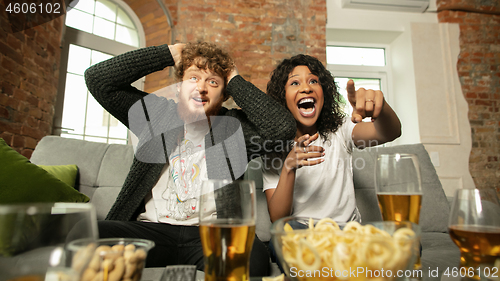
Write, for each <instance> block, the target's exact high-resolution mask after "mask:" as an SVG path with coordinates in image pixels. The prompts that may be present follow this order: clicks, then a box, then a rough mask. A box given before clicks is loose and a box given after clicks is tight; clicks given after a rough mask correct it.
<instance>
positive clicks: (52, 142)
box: [30, 136, 133, 219]
mask: <svg viewBox="0 0 500 281" xmlns="http://www.w3.org/2000/svg"><path fill="white" fill-rule="evenodd" d="M132 159H133V149H132V146H129V145H119V144H106V143H97V142H90V141H83V140H76V139H68V138H62V137H58V136H46V137H44V138H42V140H40V142H38V144H37V146H36V149H35V151H34V152H33V155H32V156H31V159H30V161H31V162H32V163H34V164H38V165H64V164H76V165H77V166H78V177H77V184H76V185H75V188H77V189H78V190H79V191H80V192H82V193H84V194H86V195H87V196H89V197H90V203H92V204H94V206H95V207H96V211H97V218H98V219H104V218H105V217H106V215H107V213H108V211H109V209H110V208H111V206H112V205H113V203H114V201H115V199H116V196H117V195H118V192H119V191H120V189H121V186H122V185H123V182H124V181H125V178H126V176H127V174H128V171H129V169H130V165H131V163H132Z"/></svg>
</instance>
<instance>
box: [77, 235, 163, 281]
mask: <svg viewBox="0 0 500 281" xmlns="http://www.w3.org/2000/svg"><path fill="white" fill-rule="evenodd" d="M79 243H80V241H75V242H74V243H71V244H70V245H69V247H70V248H73V249H74V251H76V253H77V254H76V255H74V258H73V259H77V258H78V251H86V250H87V249H88V247H86V248H83V247H81V246H80V245H79ZM154 246H155V244H154V242H153V241H151V240H146V239H136V238H103V239H99V240H97V243H96V245H95V247H94V248H93V251H94V253H93V256H92V258H91V260H90V262H88V264H87V265H86V268H85V270H83V274H82V276H81V278H80V281H121V280H131V281H136V280H140V279H141V276H142V270H143V269H144V265H145V263H146V257H147V254H148V251H149V250H150V249H151V248H153V247H154ZM73 264H77V262H76V261H73Z"/></svg>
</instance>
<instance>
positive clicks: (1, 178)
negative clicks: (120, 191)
mask: <svg viewBox="0 0 500 281" xmlns="http://www.w3.org/2000/svg"><path fill="white" fill-rule="evenodd" d="M88 201H89V198H88V197H87V196H86V195H85V194H82V193H80V192H78V191H77V190H76V189H74V188H73V187H71V186H69V185H68V184H66V183H64V182H62V181H60V180H59V179H57V178H56V177H54V176H53V175H51V174H50V173H48V172H47V171H45V170H44V169H42V168H40V167H38V166H37V165H35V164H32V163H30V161H29V160H28V159H27V158H26V157H24V156H22V155H21V154H19V153H18V152H17V151H15V150H14V149H12V148H11V147H9V146H8V145H7V143H5V141H4V140H3V139H2V138H0V204H13V203H35V202H88Z"/></svg>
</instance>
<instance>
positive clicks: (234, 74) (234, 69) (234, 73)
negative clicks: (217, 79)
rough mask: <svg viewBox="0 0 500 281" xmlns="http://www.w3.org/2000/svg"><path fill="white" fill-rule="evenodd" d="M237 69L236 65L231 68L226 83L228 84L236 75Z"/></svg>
mask: <svg viewBox="0 0 500 281" xmlns="http://www.w3.org/2000/svg"><path fill="white" fill-rule="evenodd" d="M238 74H239V73H238V68H237V67H236V65H234V66H233V70H231V72H230V73H229V77H228V79H227V82H228V83H229V81H231V79H233V77H234V76H236V75H238Z"/></svg>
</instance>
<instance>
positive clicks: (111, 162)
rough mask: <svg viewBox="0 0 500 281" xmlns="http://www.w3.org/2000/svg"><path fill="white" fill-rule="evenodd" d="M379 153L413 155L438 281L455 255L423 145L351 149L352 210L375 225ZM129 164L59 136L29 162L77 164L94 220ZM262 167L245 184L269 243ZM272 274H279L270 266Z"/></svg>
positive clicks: (119, 153) (109, 147) (116, 153)
mask: <svg viewBox="0 0 500 281" xmlns="http://www.w3.org/2000/svg"><path fill="white" fill-rule="evenodd" d="M378 153H413V154H416V155H418V157H419V162H420V171H421V178H422V189H423V199H422V209H421V216H420V225H421V227H422V237H421V244H422V257H421V260H422V269H423V270H422V273H423V279H424V280H431V279H433V280H438V279H440V276H441V274H442V273H443V272H444V271H445V270H446V269H447V268H450V270H451V269H452V268H453V267H456V266H458V265H459V260H460V252H459V250H458V248H457V247H456V246H455V244H454V243H453V242H452V241H451V239H450V237H449V235H448V232H447V231H448V228H447V224H448V216H449V212H450V207H449V203H448V200H447V198H446V196H445V193H444V191H443V188H442V186H441V183H440V181H439V179H438V176H437V174H436V170H435V169H434V166H433V165H432V163H431V161H430V158H429V155H428V153H427V151H426V150H425V148H424V146H423V145H422V144H412V145H401V146H392V147H374V148H369V149H364V150H355V152H354V154H353V174H354V186H355V193H356V200H357V205H358V208H359V210H360V213H361V215H362V220H363V222H370V221H380V220H382V219H381V214H380V211H379V207H378V203H377V198H376V194H375V189H374V179H373V171H374V159H375V156H376V155H377V154H378ZM132 159H133V148H132V146H129V145H120V144H103V143H96V142H90V141H82V140H76V139H67V138H62V137H58V136H46V137H44V138H43V139H42V140H41V141H40V142H39V143H38V145H37V146H36V148H35V150H34V152H33V154H32V156H31V159H30V160H31V162H32V163H34V164H41V165H65V164H76V165H77V166H78V169H79V172H78V177H77V183H76V185H75V188H77V189H78V190H79V191H80V192H82V193H84V194H86V195H87V196H89V197H90V202H91V203H92V204H94V205H95V207H96V211H97V219H98V220H102V219H104V218H105V217H106V214H107V212H108V211H109V209H110V208H111V206H112V204H113V202H114V199H115V198H116V196H117V195H118V193H119V191H120V188H121V186H122V184H123V182H124V180H125V178H126V175H127V172H128V170H129V167H130V165H131V163H132ZM260 165H261V162H260V161H259V159H256V160H254V161H252V162H250V163H249V165H248V169H247V172H246V173H245V178H246V179H251V180H254V181H255V183H256V187H257V210H258V214H257V225H256V233H257V235H258V237H259V238H260V239H261V240H262V241H264V242H268V241H269V240H270V238H271V235H270V232H269V230H270V226H271V222H270V220H269V215H268V213H267V203H266V198H265V195H264V193H263V192H262V177H261V173H260ZM272 268H273V270H272V272H273V275H276V274H277V273H279V271H278V270H277V267H276V265H275V264H272Z"/></svg>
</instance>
